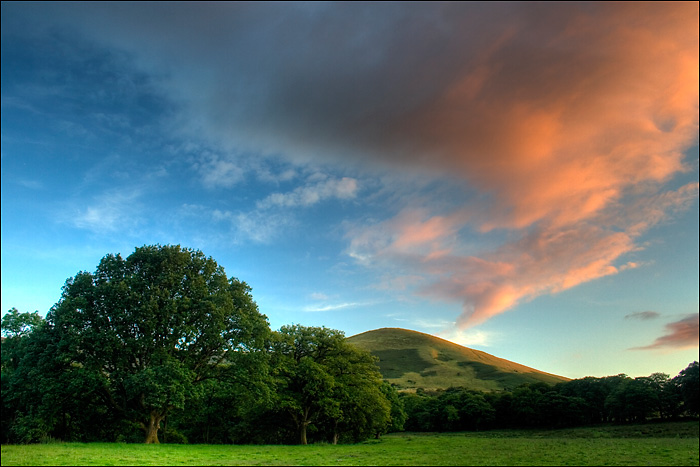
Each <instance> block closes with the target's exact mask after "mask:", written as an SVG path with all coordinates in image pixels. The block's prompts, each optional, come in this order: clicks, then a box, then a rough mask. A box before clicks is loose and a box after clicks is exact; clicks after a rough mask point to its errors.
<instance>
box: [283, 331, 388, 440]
mask: <svg viewBox="0 0 700 467" xmlns="http://www.w3.org/2000/svg"><path fill="white" fill-rule="evenodd" d="M273 342H274V343H273V346H272V358H273V368H274V370H273V372H274V375H275V377H276V394H277V401H276V406H277V408H278V409H279V410H281V411H283V412H284V413H286V414H287V415H288V417H290V418H291V420H292V422H293V426H294V427H295V428H296V430H297V436H298V438H297V439H298V440H299V443H300V444H307V443H308V438H307V432H308V430H309V428H310V427H312V428H313V429H314V430H315V431H320V432H321V434H322V436H325V437H326V438H328V439H330V441H331V442H334V443H335V442H337V441H338V440H339V438H340V436H341V435H342V434H343V433H346V434H349V436H351V437H352V438H353V439H355V440H358V439H361V438H363V437H367V436H369V435H370V434H372V433H376V432H378V431H382V430H384V429H385V428H386V427H387V426H388V424H389V421H390V415H389V414H390V410H391V406H390V403H389V402H388V401H387V399H386V397H385V396H384V395H383V393H382V392H381V384H382V379H381V374H380V373H379V370H378V368H377V366H376V360H375V359H374V357H372V356H371V354H369V352H366V351H364V350H360V349H359V348H357V347H354V346H353V345H351V344H349V343H348V342H346V341H345V336H344V335H343V333H342V332H341V331H337V330H333V329H328V328H325V327H305V326H300V325H292V326H283V327H282V328H281V329H280V331H279V332H278V333H276V337H275V339H274V341H273Z"/></svg>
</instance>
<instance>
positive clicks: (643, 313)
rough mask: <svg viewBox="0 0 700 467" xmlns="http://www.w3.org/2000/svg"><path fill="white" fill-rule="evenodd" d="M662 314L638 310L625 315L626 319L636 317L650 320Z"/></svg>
mask: <svg viewBox="0 0 700 467" xmlns="http://www.w3.org/2000/svg"><path fill="white" fill-rule="evenodd" d="M660 316H661V314H660V313H658V312H656V311H637V312H635V313H630V314H628V315H625V319H636V320H641V321H648V320H652V319H656V318H658V317H660Z"/></svg>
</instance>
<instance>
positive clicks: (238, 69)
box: [3, 2, 699, 326]
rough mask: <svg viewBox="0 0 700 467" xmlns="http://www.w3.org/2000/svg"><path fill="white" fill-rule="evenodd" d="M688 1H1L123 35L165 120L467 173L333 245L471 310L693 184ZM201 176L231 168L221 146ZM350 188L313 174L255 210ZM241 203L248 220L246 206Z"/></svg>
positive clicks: (333, 155) (249, 141)
mask: <svg viewBox="0 0 700 467" xmlns="http://www.w3.org/2000/svg"><path fill="white" fill-rule="evenodd" d="M35 8H41V10H42V12H43V14H42V15H36V14H35V13H36V12H35V10H34V9H35ZM165 9H167V15H164V14H163V13H164V12H165V11H166V10H165ZM9 13H12V14H9ZM19 13H23V14H21V15H20V14H19ZM698 16H699V14H698V4H697V3H695V2H678V3H670V2H665V3H634V4H627V3H625V2H593V3H568V2H567V3H506V2H503V3H501V2H493V3H489V4H486V3H473V2H447V3H433V2H429V3H391V2H389V3H380V4H372V3H359V2H347V3H331V4H326V3H321V4H315V3H292V4H290V5H287V4H282V3H265V4H262V5H258V4H253V3H225V4H216V3H213V4H207V5H199V4H197V5H194V4H190V3H179V4H167V5H160V4H158V3H146V4H134V3H129V4H121V3H108V4H101V3H75V4H58V5H55V4H42V5H41V6H40V7H36V6H34V5H31V4H19V5H18V6H15V5H9V6H8V5H7V4H3V35H4V36H3V37H6V36H5V35H7V34H12V33H13V31H17V30H23V31H24V30H26V31H32V33H33V34H39V33H40V32H41V30H42V28H45V27H46V26H47V24H39V23H41V21H42V20H40V19H37V18H51V21H52V22H54V23H55V24H51V26H52V27H54V26H55V25H56V24H62V25H64V26H67V27H70V28H71V29H73V30H76V31H80V32H81V33H82V34H83V35H85V36H86V37H87V38H89V40H90V41H91V42H94V43H96V44H101V45H103V46H107V47H111V48H116V49H119V50H125V51H127V52H128V53H129V54H131V56H132V57H133V59H134V62H135V63H136V65H137V66H138V67H140V68H142V69H143V70H144V71H146V72H148V73H150V74H151V75H153V76H159V77H161V80H160V85H161V86H162V87H163V89H164V90H166V92H167V93H168V94H169V95H170V96H173V99H174V100H176V101H177V102H178V104H179V107H178V108H180V109H182V115H183V116H184V117H182V118H181V121H182V122H185V124H183V125H182V126H181V127H179V128H178V129H177V130H178V131H177V135H178V138H185V139H186V138H193V139H206V140H208V141H211V142H212V144H215V145H217V146H220V147H223V148H228V149H230V150H235V151H250V152H251V153H253V154H275V155H283V157H285V158H286V159H287V160H290V161H293V162H299V161H305V162H308V161H315V162H319V161H322V162H328V163H337V162H339V163H342V164H345V165H348V164H350V165H353V164H354V165H358V166H360V165H361V166H365V167H368V168H372V167H381V168H383V169H386V168H389V169H391V170H396V171H412V172H417V173H427V174H430V175H431V176H443V177H447V178H449V179H450V180H452V181H453V182H454V181H455V180H456V181H458V182H460V183H462V184H464V185H465V186H467V187H469V190H467V191H469V192H470V193H474V192H475V193H476V195H475V196H474V197H472V198H471V199H465V200H464V203H463V206H461V207H459V208H454V209H451V210H445V209H435V207H434V206H431V205H430V204H429V203H426V204H425V205H424V206H423V208H420V209H417V208H415V207H414V206H410V207H409V206H407V205H397V206H396V207H395V209H396V210H395V211H394V213H396V212H398V214H397V215H396V216H394V217H393V218H391V219H388V220H384V221H376V220H375V221H372V222H368V223H367V224H368V225H364V226H362V225H358V226H354V227H352V228H350V229H349V233H348V238H349V246H348V250H347V251H348V254H350V255H351V256H352V257H353V258H355V259H356V260H358V262H360V263H361V264H363V265H366V266H369V267H383V268H386V269H389V270H393V269H400V270H402V271H404V272H403V274H400V275H401V276H404V277H412V276H416V275H417V276H421V277H424V278H425V283H424V284H423V285H422V286H419V287H418V289H417V290H418V291H419V293H422V294H425V295H428V296H433V297H437V298H441V299H449V300H459V301H461V302H462V303H463V305H464V306H463V314H462V316H461V317H460V318H459V319H458V323H459V324H460V325H461V326H472V325H475V324H478V323H481V322H483V321H484V320H486V319H489V318H490V317H492V316H495V315H497V314H499V313H503V312H504V311H506V310H509V309H512V308H513V307H515V306H516V305H517V304H519V303H522V302H524V301H527V300H531V299H533V298H535V297H537V296H540V295H542V294H549V293H557V292H560V291H562V290H566V289H569V288H571V287H574V286H576V285H578V284H582V283H585V282H587V281H591V280H594V279H597V278H600V277H605V276H609V275H613V274H618V273H620V272H621V271H623V270H625V269H630V268H634V267H637V266H638V264H637V263H634V262H631V261H626V259H625V256H626V255H628V254H629V253H631V252H634V251H637V250H639V249H640V248H641V246H640V236H641V235H643V234H644V233H646V232H648V230H649V228H650V227H652V226H654V225H657V224H658V223H660V222H662V221H664V220H666V219H668V218H669V216H671V215H673V214H674V212H679V211H681V210H683V209H687V208H688V207H689V206H690V205H692V204H693V203H695V202H697V191H698V188H697V186H698V185H697V183H690V184H687V185H685V186H683V187H681V188H680V189H676V190H673V189H668V188H664V186H665V185H664V184H666V183H667V182H669V181H670V180H671V179H672V178H673V177H674V176H676V175H677V174H679V173H682V172H685V171H688V170H689V167H688V163H687V162H686V160H685V158H684V151H686V150H687V149H688V148H689V147H691V146H692V145H693V144H697V134H698V86H697V83H698V81H699V76H698V69H699V67H698V55H699V51H698V43H699V40H698ZM151 18H160V20H159V21H152V19H151ZM44 21H45V20H44ZM28 24H31V25H32V27H28V26H27V25H28ZM185 117H186V118H185ZM201 175H202V176H203V177H204V179H205V181H206V182H207V183H209V184H211V185H212V186H229V184H231V183H235V181H236V180H239V177H240V173H239V171H238V168H237V167H236V166H235V164H233V163H232V162H230V161H228V160H227V159H222V158H211V159H210V160H206V161H205V162H204V163H203V166H202V172H201ZM356 190H357V185H356V182H355V180H354V179H331V178H329V179H326V180H324V181H315V182H309V183H308V184H307V186H305V187H299V188H297V189H294V190H292V191H289V192H280V193H275V194H273V195H270V196H269V197H267V198H264V199H263V200H261V201H260V202H259V203H258V210H259V211H260V210H263V211H264V210H268V209H273V208H284V207H296V206H310V205H313V204H315V203H317V202H320V201H321V200H323V199H331V198H337V199H350V198H352V197H354V196H355V193H356ZM236 216H238V217H237V222H238V225H240V226H241V227H240V230H241V231H249V232H251V235H258V234H256V233H254V232H255V231H256V229H257V228H258V227H260V225H259V224H261V223H262V220H263V219H262V217H260V216H261V214H260V212H257V211H256V212H252V213H245V214H237V215H236ZM85 218H86V219H90V218H91V216H90V215H86V216H85ZM107 218H109V217H108V216H107ZM263 230H266V229H263ZM267 230H269V229H267ZM492 235H493V236H496V237H498V238H499V239H501V240H502V242H501V244H500V245H497V246H494V245H492V244H488V246H487V247H483V246H479V244H480V242H483V241H484V239H486V238H488V237H489V236H492ZM262 237H266V236H265V235H263V236H262Z"/></svg>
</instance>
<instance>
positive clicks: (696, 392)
mask: <svg viewBox="0 0 700 467" xmlns="http://www.w3.org/2000/svg"><path fill="white" fill-rule="evenodd" d="M673 383H674V384H675V386H676V387H677V388H678V390H679V392H680V394H681V397H682V400H683V409H684V410H685V411H686V412H688V413H689V414H691V415H696V416H697V415H698V411H699V410H700V401H699V398H700V366H699V365H698V362H693V363H691V364H690V365H688V367H687V368H686V369H685V370H683V371H681V372H680V373H679V374H678V376H676V377H675V378H674V379H673Z"/></svg>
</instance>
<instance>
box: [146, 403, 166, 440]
mask: <svg viewBox="0 0 700 467" xmlns="http://www.w3.org/2000/svg"><path fill="white" fill-rule="evenodd" d="M161 420H163V416H162V415H160V414H159V413H158V412H156V411H155V410H154V411H152V412H151V416H150V417H149V419H148V425H147V426H146V425H143V424H142V427H143V429H144V431H145V432H146V440H145V441H144V442H145V443H146V444H160V441H158V429H159V428H160V421H161Z"/></svg>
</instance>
